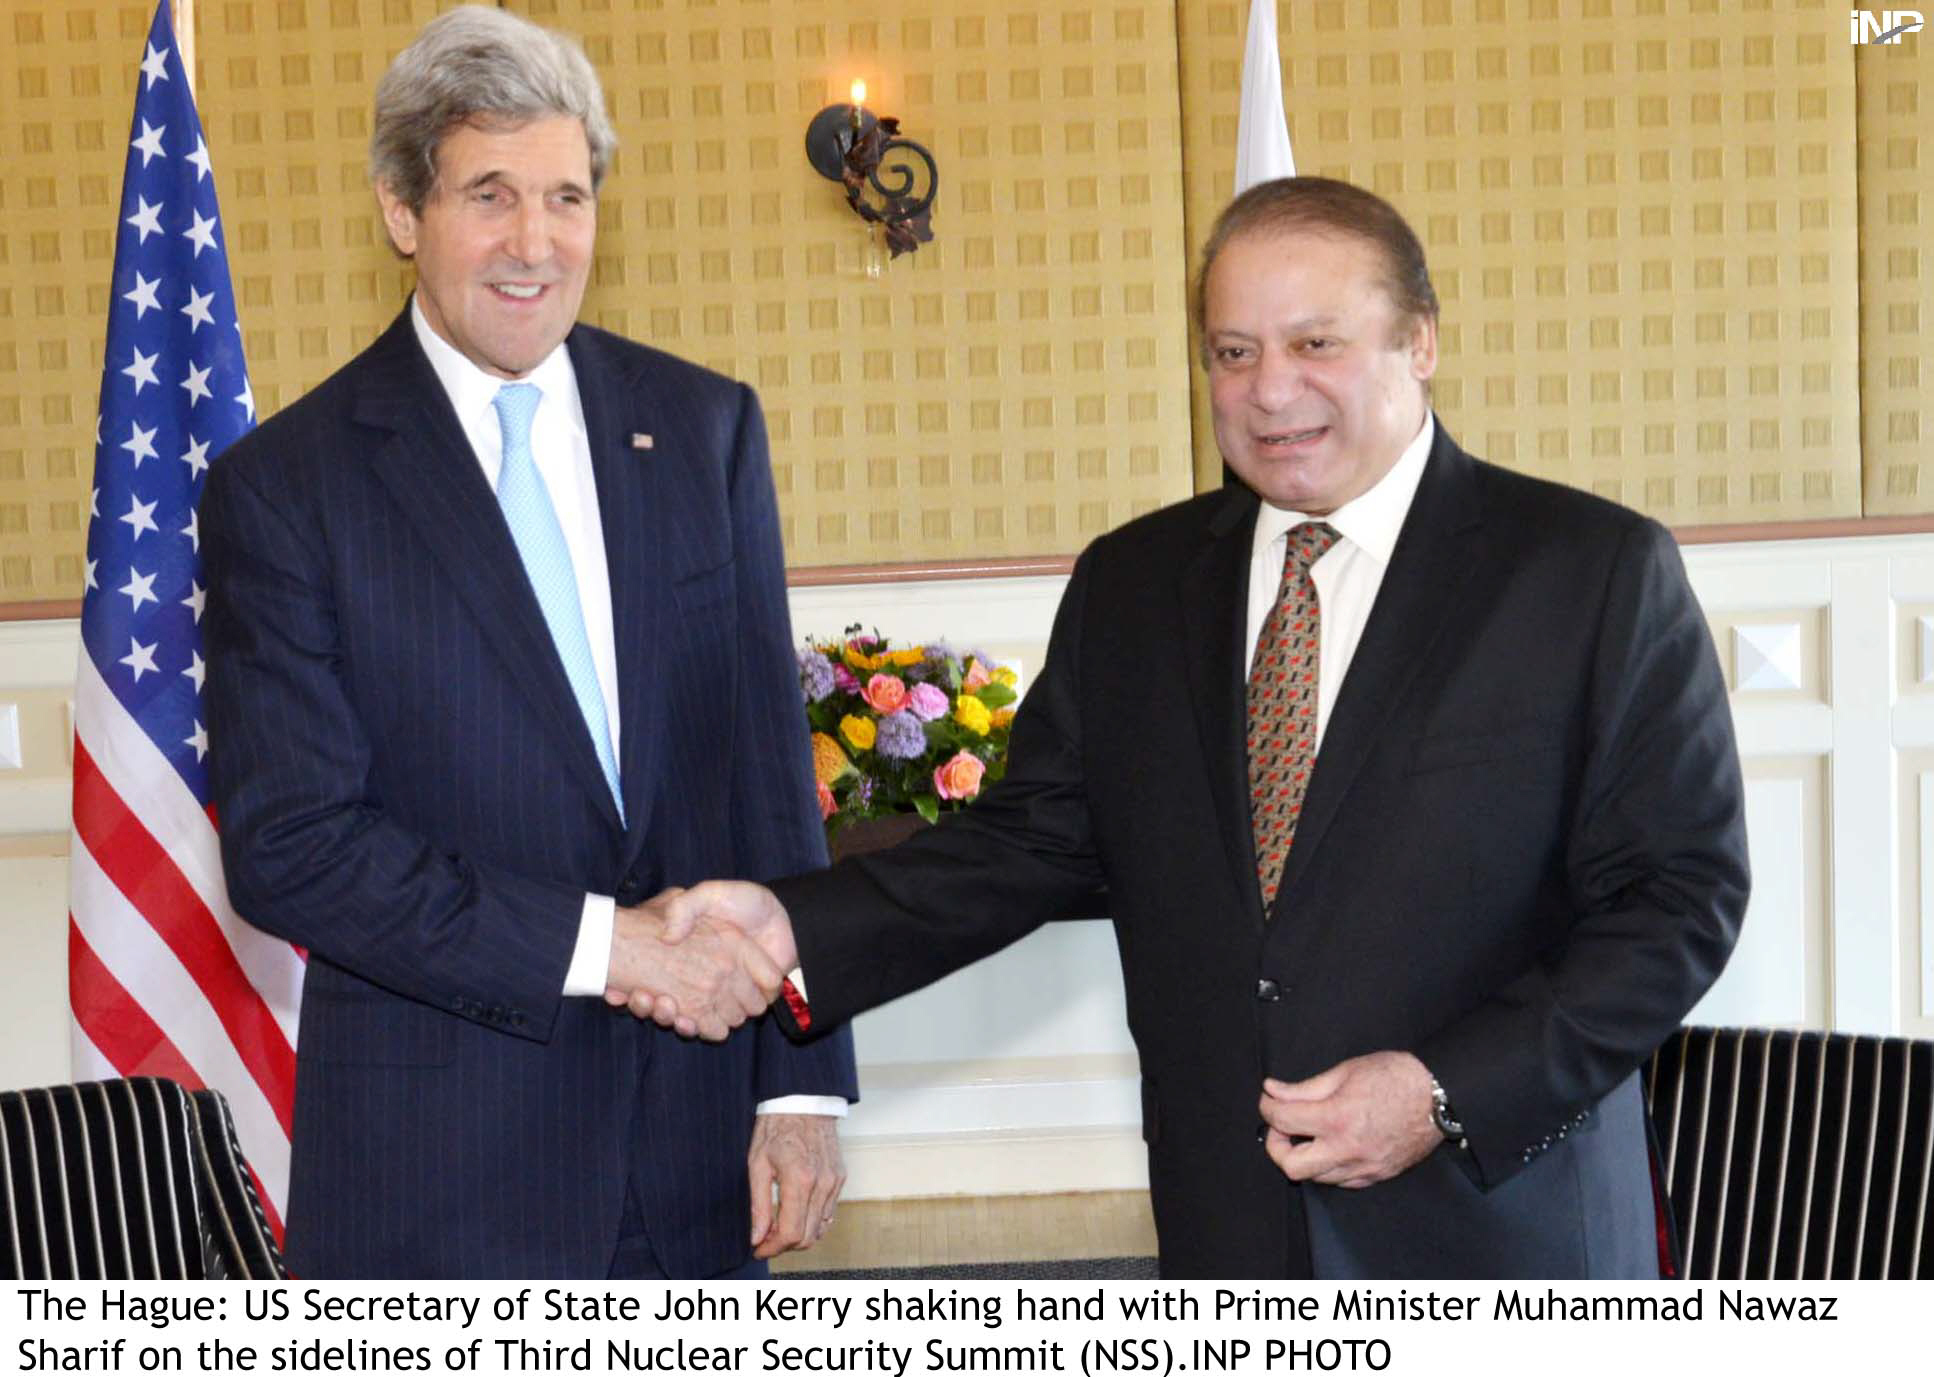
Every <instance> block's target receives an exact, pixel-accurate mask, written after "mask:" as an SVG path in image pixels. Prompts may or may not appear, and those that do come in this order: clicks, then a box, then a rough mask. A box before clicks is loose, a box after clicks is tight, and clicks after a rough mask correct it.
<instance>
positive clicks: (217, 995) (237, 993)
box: [74, 739, 295, 1134]
mask: <svg viewBox="0 0 1934 1377" xmlns="http://www.w3.org/2000/svg"><path fill="white" fill-rule="evenodd" d="M74 830H75V832H76V833H77V834H78V836H79V838H80V841H81V844H82V845H84V846H86V848H87V850H88V853H89V854H90V855H92V856H93V857H94V859H95V861H96V863H97V864H99V866H100V867H101V870H102V872H103V873H104V874H105V875H106V876H107V877H108V879H109V880H111V881H113V883H114V886H115V888H117V889H119V890H120V891H121V893H122V894H124V895H126V896H127V900H128V902H129V903H130V904H132V905H133V906H134V907H135V908H136V909H138V910H139V911H140V912H141V914H142V915H143V916H144V917H145V918H146V919H147V920H148V922H149V923H150V924H151V925H152V926H153V927H154V930H155V931H156V933H158V934H159V935H160V937H161V939H162V940H163V941H164V942H166V943H167V944H168V947H169V950H171V951H173V952H174V954H175V957H176V959H177V960H179V961H180V962H181V964H182V966H183V968H184V969H186V970H187V972H188V974H189V975H190V976H191V977H192V978H193V980H194V982H195V984H196V985H198V986H199V987H200V988H201V992H202V994H203V996H204V997H205V998H206V999H207V1000H208V1004H209V1007H210V1008H211V1009H212V1010H213V1011H214V1013H215V1016H216V1017H217V1018H218V1019H220V1020H221V1024H222V1027H223V1028H224V1029H225V1030H226V1031H227V1033H228V1037H229V1041H230V1042H232V1043H233V1044H234V1046H235V1052H236V1055H238V1056H239V1057H240V1058H241V1059H242V1063H243V1065H245V1066H247V1067H248V1069H249V1074H250V1075H252V1076H253V1077H255V1080H256V1083H257V1084H258V1085H260V1086H261V1087H262V1094H263V1095H264V1097H266V1098H267V1100H268V1102H269V1106H270V1107H271V1108H272V1109H273V1110H274V1111H275V1117H276V1121H277V1122H278V1123H280V1124H281V1126H282V1131H283V1133H285V1134H288V1133H291V1132H292V1131H293V1127H294V1125H293V1119H294V1105H295V1049H294V1048H292V1047H291V1046H290V1045H289V1040H288V1038H287V1037H286V1036H285V1035H284V1034H283V1032H282V1026H281V1025H280V1024H279V1023H277V1022H276V1021H275V1016H274V1014H272V1013H271V1012H270V1011H269V1007H268V1005H267V1004H266V1003H265V1002H264V1001H263V999H262V996H261V994H260V993H259V992H258V991H257V990H256V988H255V986H254V985H252V984H251V983H250V982H249V979H248V976H247V974H246V973H245V972H244V971H243V970H242V967H241V963H240V962H238V961H237V960H236V959H235V953H234V951H233V950H232V949H231V948H230V947H229V945H228V939H227V938H226V937H225V936H224V935H223V934H222V929H221V924H220V923H218V922H217V921H216V919H215V915H214V914H212V913H210V912H209V911H208V906H207V905H206V904H204V903H203V902H202V900H201V896H200V895H199V894H197V893H196V892H195V888H194V886H193V885H191V884H189V883H188V879H187V877H186V876H184V875H183V874H182V873H181V870H180V869H179V868H178V867H177V866H176V865H175V863H174V858H173V857H171V856H170V855H169V854H168V852H167V851H166V850H165V849H164V848H163V847H162V846H161V844H160V843H159V842H157V841H155V839H154V837H153V836H152V835H151V834H150V833H149V831H148V829H147V827H146V826H145V825H143V823H142V821H141V819H140V818H139V817H137V816H136V815H135V814H134V813H132V812H130V811H129V810H128V808H127V806H126V805H125V804H124V803H123V802H122V801H121V796H120V795H119V794H117V793H115V792H114V789H113V786H111V785H110V784H108V782H107V781H106V780H105V779H104V778H103V777H102V775H101V772H100V769H99V767H97V766H96V765H95V763H94V758H93V756H91V755H89V754H88V751H87V748H86V746H85V745H83V744H82V743H81V742H80V741H79V740H78V739H76V741H75V742H74Z"/></svg>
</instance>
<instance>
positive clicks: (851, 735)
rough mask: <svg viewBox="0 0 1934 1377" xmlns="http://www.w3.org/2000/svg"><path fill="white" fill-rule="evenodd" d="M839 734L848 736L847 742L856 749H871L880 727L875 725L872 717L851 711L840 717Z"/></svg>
mask: <svg viewBox="0 0 1934 1377" xmlns="http://www.w3.org/2000/svg"><path fill="white" fill-rule="evenodd" d="M839 734H840V735H841V736H843V737H845V738H846V743H847V744H848V745H849V746H851V747H852V748H853V749H854V750H856V751H870V750H872V749H873V738H874V737H875V736H876V735H878V734H879V729H878V728H877V727H875V726H874V725H873V719H872V718H870V717H856V716H854V715H853V714H852V713H850V712H849V713H847V714H846V716H844V717H842V718H840V719H839Z"/></svg>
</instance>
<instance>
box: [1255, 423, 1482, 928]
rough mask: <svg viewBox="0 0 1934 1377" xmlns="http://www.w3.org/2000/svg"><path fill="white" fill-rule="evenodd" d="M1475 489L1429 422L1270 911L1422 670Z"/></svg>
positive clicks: (1473, 518)
mask: <svg viewBox="0 0 1934 1377" xmlns="http://www.w3.org/2000/svg"><path fill="white" fill-rule="evenodd" d="M1477 484H1478V477H1477V470H1476V468H1475V465H1474V463H1473V461H1472V459H1471V457H1470V456H1469V455H1468V454H1466V453H1464V451H1463V450H1461V449H1459V448H1458V446H1457V443H1456V442H1455V441H1453V440H1452V439H1451V438H1450V436H1449V435H1448V434H1447V433H1446V432H1445V430H1444V426H1443V423H1442V422H1441V421H1439V422H1437V435H1436V439H1435V441H1434V442H1433V443H1432V446H1431V454H1430V459H1429V462H1428V464H1427V466H1426V467H1425V469H1424V476H1423V479H1422V481H1420V482H1419V483H1418V485H1417V495H1416V497H1415V498H1414V499H1413V500H1412V502H1411V504H1410V513H1409V515H1408V516H1407V517H1405V518H1404V525H1403V532H1402V534H1400V535H1399V536H1398V538H1397V545H1396V548H1395V550H1393V551H1392V552H1391V556H1390V568H1389V569H1388V570H1387V571H1385V573H1384V576H1383V585H1382V587H1381V588H1379V589H1378V590H1377V601H1376V605H1375V606H1374V607H1373V608H1372V609H1371V611H1370V620H1369V622H1368V623H1367V624H1366V625H1365V626H1364V628H1363V639H1362V640H1361V641H1360V642H1359V643H1358V644H1357V650H1356V655H1355V656H1354V657H1353V658H1352V659H1351V661H1350V670H1349V673H1348V675H1347V676H1345V678H1344V680H1343V688H1342V691H1341V692H1340V693H1339V694H1338V695H1337V700H1336V706H1335V707H1334V708H1333V709H1332V710H1331V713H1330V721H1329V726H1328V728H1327V729H1326V730H1325V732H1324V734H1323V746H1322V749H1321V750H1320V751H1319V752H1318V753H1317V757H1316V770H1315V773H1314V774H1312V775H1311V776H1310V786H1309V794H1308V796H1307V797H1306V798H1305V799H1304V801H1303V812H1302V816H1301V818H1300V819H1298V821H1297V824H1296V842H1295V845H1293V846H1291V847H1290V849H1289V860H1288V862H1287V863H1286V864H1285V865H1284V867H1283V880H1282V885H1281V887H1280V888H1279V889H1278V891H1277V895H1276V902H1277V903H1278V904H1281V905H1285V906H1286V908H1287V909H1291V910H1293V908H1294V905H1295V902H1296V900H1295V898H1294V896H1293V895H1292V891H1293V890H1294V889H1295V887H1296V884H1297V881H1298V880H1299V879H1300V878H1301V877H1302V876H1303V874H1304V873H1305V872H1306V871H1307V870H1308V869H1309V863H1310V860H1311V858H1312V857H1313V856H1314V855H1315V854H1316V851H1317V848H1319V847H1320V846H1321V845H1322V843H1323V836H1324V834H1325V833H1326V832H1327V831H1328V830H1329V827H1330V824H1331V823H1332V822H1334V821H1335V819H1336V816H1337V813H1338V811H1339V809H1340V808H1341V807H1342V805H1343V802H1344V800H1345V799H1346V798H1347V797H1348V795H1349V792H1350V787H1351V785H1352V784H1353V783H1354V782H1355V780H1356V776H1357V773H1358V772H1359V771H1360V770H1361V769H1362V766H1363V762H1364V759H1365V758H1366V757H1367V756H1368V754H1369V753H1370V751H1371V750H1372V749H1373V748H1374V746H1375V745H1376V743H1377V742H1378V740H1379V739H1380V738H1381V737H1382V736H1383V734H1384V732H1385V730H1386V729H1387V725H1388V723H1389V721H1390V717H1391V713H1392V711H1393V710H1394V709H1395V708H1396V706H1397V704H1398V703H1400V702H1401V701H1402V699H1403V696H1404V693H1405V690H1406V689H1408V688H1409V686H1410V684H1411V682H1412V681H1413V680H1414V679H1415V677H1416V675H1417V672H1418V670H1419V669H1420V668H1421V667H1422V666H1423V665H1425V664H1426V663H1428V662H1429V659H1430V652H1431V648H1432V646H1433V645H1434V644H1435V643H1436V641H1437V640H1438V638H1439V637H1440V636H1441V635H1442V634H1443V629H1444V625H1445V623H1446V621H1448V620H1449V614H1450V612H1451V611H1452V609H1453V608H1454V607H1455V605H1456V603H1457V600H1458V598H1459V597H1460V595H1461V594H1462V592H1463V589H1464V587H1465V586H1466V584H1467V583H1468V581H1469V578H1470V574H1471V570H1472V569H1473V568H1474V567H1475V566H1476V564H1477V563H1478V561H1479V559H1480V557H1481V548H1482V542H1481V541H1479V540H1477V539H1476V538H1475V536H1474V528H1476V527H1477V526H1479V525H1480V524H1481V520H1482V511H1481V507H1480V505H1479V500H1478V492H1477Z"/></svg>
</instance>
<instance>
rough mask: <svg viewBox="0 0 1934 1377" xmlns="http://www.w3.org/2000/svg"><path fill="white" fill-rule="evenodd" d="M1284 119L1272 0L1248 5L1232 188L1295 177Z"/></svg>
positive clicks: (1241, 189) (1256, 0)
mask: <svg viewBox="0 0 1934 1377" xmlns="http://www.w3.org/2000/svg"><path fill="white" fill-rule="evenodd" d="M1295 175H1296V159H1295V158H1294V157H1293V156H1291V154H1290V151H1289V117H1288V116H1287V115H1286V114H1285V113H1284V112H1283V69H1282V59H1281V56H1280V53H1279V50H1278V48H1277V44H1276V0H1249V37H1248V42H1247V44H1246V45H1245V46H1244V48H1243V53H1242V106H1241V116H1240V118H1239V119H1238V121H1237V125H1236V188H1235V194H1236V195H1237V196H1240V195H1242V193H1243V192H1245V191H1247V190H1249V188H1250V187H1252V186H1254V185H1256V183H1258V182H1267V181H1273V180H1274V179H1275V178H1277V177H1294V176H1295Z"/></svg>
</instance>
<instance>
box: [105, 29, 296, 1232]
mask: <svg viewBox="0 0 1934 1377" xmlns="http://www.w3.org/2000/svg"><path fill="white" fill-rule="evenodd" d="M117 234H118V237H117V239H116V242H115V248H114V282H113V288H112V293H111V297H110V302H109V310H108V322H107V359H106V364H105V367H104V369H103V374H102V378H101V405H100V413H99V419H98V420H97V422H96V424H95V432H94V496H93V509H92V513H91V519H90V521H89V523H88V531H87V574H86V591H85V594H84V596H83V600H82V603H81V657H80V670H79V674H78V676H77V678H76V683H75V691H74V842H73V847H72V854H73V868H72V884H71V888H70V891H69V894H70V897H69V908H68V931H67V941H68V988H69V999H70V1003H71V1007H72V1013H73V1054H74V1074H75V1079H77V1080H84V1079H90V1078H94V1077H112V1076H132V1075H157V1076H166V1077H169V1078H170V1079H173V1080H176V1081H180V1082H181V1083H182V1084H183V1085H186V1086H188V1087H190V1088H194V1089H198V1088H200V1087H202V1086H213V1087H215V1088H216V1089H218V1090H220V1091H221V1092H222V1093H223V1094H224V1095H226V1096H227V1097H228V1100H229V1102H230V1104H231V1106H232V1107H233V1109H234V1111H235V1122H236V1127H237V1130H238V1132H239V1134H240V1136H241V1140H242V1149H243V1151H244V1152H245V1153H246V1154H247V1155H248V1159H249V1161H250V1163H251V1164H252V1165H253V1166H254V1168H255V1171H256V1177H257V1181H258V1183H259V1184H260V1185H261V1186H262V1187H263V1189H264V1191H265V1192H266V1196H265V1200H264V1203H265V1204H266V1205H268V1207H269V1208H270V1210H271V1212H272V1216H273V1218H272V1221H271V1222H272V1223H273V1224H274V1225H275V1227H276V1231H277V1233H278V1235H279V1234H280V1232H281V1227H280V1219H281V1216H282V1212H283V1210H284V1208H285V1206H286V1203H287V1196H288V1182H289V1124H290V1117H291V1114H292V1111H293V1105H294V1100H295V1039H296V1009H297V1002H298V998H299V996H300V993H301V986H302V960H301V957H300V955H299V953H297V951H296V950H295V949H294V948H293V947H291V946H289V944H288V943H286V942H283V941H280V940H278V939H275V938H272V937H269V936H266V935H265V934H263V933H260V932H258V931H256V930H255V929H254V928H252V927H250V926H249V925H248V924H246V923H244V922H242V921H241V920H240V919H238V918H237V917H236V916H235V914H234V913H233V912H232V911H231V910H230V909H229V906H228V893H227V888H226V886H225V885H224V883H223V880H222V869H221V855H220V850H219V847H218V844H217V840H216V833H215V816H214V811H213V808H212V806H211V804H210V802H209V793H208V770H207V757H208V733H207V732H206V731H205V730H204V729H203V726H202V712H201V690H202V675H203V666H202V655H201V626H200V623H201V614H202V599H203V596H204V589H203V588H202V584H201V558H200V535H199V533H198V531H197V529H196V524H195V503H196V502H197V500H198V499H199V498H200V496H201V489H202V481H203V476H204V475H205V474H206V473H207V471H208V465H209V462H210V461H211V460H212V459H214V457H215V456H216V455H218V454H220V453H221V452H222V450H223V449H224V448H226V447H227V446H228V445H229V443H230V442H232V441H233V440H235V439H236V438H237V437H238V436H240V435H242V434H243V433H244V432H246V431H247V430H248V429H249V428H250V427H251V426H253V425H254V424H255V399H254V396H253V395H252V394H251V392H250V391H249V382H248V370H247V368H246V367H245V365H244V364H243V361H242V341H241V329H240V326H239V325H238V324H237V322H236V316H235V295H234V292H233V290H232V289H231V288H230V285H229V277H228V255H227V251H226V249H225V248H224V245H223V239H222V233H221V223H220V215H219V213H218V211H217V208H216V204H215V182H214V178H213V177H212V176H211V175H210V169H209V158H208V145H207V143H206V142H205V141H204V140H203V138H202V129H201V121H200V119H199V118H198V117H197V116H196V114H195V103H194V98H193V95H192V94H191V92H190V91H189V89H188V82H187V76H186V73H185V72H184V71H183V69H182V65H181V59H180V56H179V52H178V49H177V48H176V46H175V41H174V30H173V28H172V27H171V25H170V24H169V22H168V0H161V3H160V4H159V5H158V6H157V8H156V10H155V16H154V25H153V27H152V28H151V29H150V30H149V32H148V39H147V47H146V50H145V52H144V54H143V59H142V62H141V69H140V75H139V76H138V78H137V85H136V90H135V101H134V123H133V126H132V128H131V129H130V131H129V146H128V161H127V171H126V174H125V180H124V183H123V186H122V192H121V213H120V224H119V229H118V232H117Z"/></svg>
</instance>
